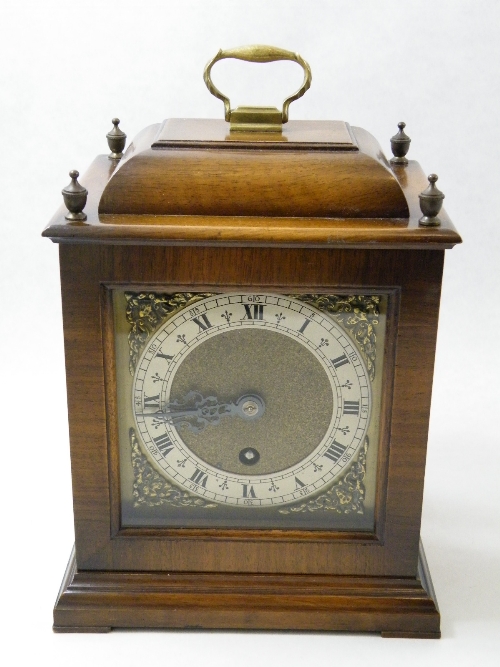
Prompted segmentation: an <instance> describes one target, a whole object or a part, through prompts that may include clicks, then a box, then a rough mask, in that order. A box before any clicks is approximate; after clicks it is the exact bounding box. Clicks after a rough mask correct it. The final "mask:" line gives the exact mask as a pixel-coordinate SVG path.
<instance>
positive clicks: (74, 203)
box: [62, 169, 88, 222]
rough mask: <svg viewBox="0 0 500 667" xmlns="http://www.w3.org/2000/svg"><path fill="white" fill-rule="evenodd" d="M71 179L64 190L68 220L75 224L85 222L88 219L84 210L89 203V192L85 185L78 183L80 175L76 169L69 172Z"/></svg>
mask: <svg viewBox="0 0 500 667" xmlns="http://www.w3.org/2000/svg"><path fill="white" fill-rule="evenodd" d="M69 175H70V177H71V182H70V183H69V185H67V186H66V187H65V188H64V189H63V190H62V196H63V199H64V203H65V204H66V208H67V209H68V213H67V214H66V216H65V217H66V220H71V221H73V222H83V221H84V220H86V219H87V216H86V214H85V213H83V209H84V208H85V204H86V203H87V195H88V191H87V189H86V188H84V187H83V185H80V183H79V182H78V176H80V173H79V172H78V171H77V170H76V169H72V170H71V171H70V172H69Z"/></svg>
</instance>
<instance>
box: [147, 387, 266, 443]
mask: <svg viewBox="0 0 500 667" xmlns="http://www.w3.org/2000/svg"><path fill="white" fill-rule="evenodd" d="M264 410H265V405H264V401H263V400H262V398H261V397H260V396H257V395H256V394H244V395H243V396H241V397H240V398H239V399H238V400H237V401H234V402H232V403H221V402H219V401H218V399H217V397H216V396H207V397H204V396H203V395H202V394H201V393H200V392H199V391H190V392H188V393H187V394H186V395H185V396H184V398H182V399H181V400H179V401H177V400H176V401H172V402H171V403H167V404H166V405H165V407H164V408H163V409H160V410H158V411H156V412H147V413H141V414H137V416H138V417H139V416H140V417H154V419H157V420H160V421H163V422H166V423H168V424H172V425H173V426H187V428H189V430H191V431H193V432H194V433H200V431H203V429H204V428H205V427H206V426H208V425H209V424H212V425H216V424H218V423H219V422H220V420H221V419H222V417H233V416H238V417H241V418H242V419H246V420H250V419H260V417H262V415H263V414H264Z"/></svg>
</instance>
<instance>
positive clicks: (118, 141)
mask: <svg viewBox="0 0 500 667" xmlns="http://www.w3.org/2000/svg"><path fill="white" fill-rule="evenodd" d="M111 122H112V123H113V129H112V130H110V131H109V132H108V133H107V135H106V139H107V140H108V146H109V148H110V150H111V153H110V154H109V155H108V157H109V159H110V160H119V159H120V158H122V157H123V149H124V148H125V141H126V140H127V135H126V134H125V132H122V131H121V130H120V128H119V127H118V125H119V124H120V119H119V118H113V119H112V121H111Z"/></svg>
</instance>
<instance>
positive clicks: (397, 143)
mask: <svg viewBox="0 0 500 667" xmlns="http://www.w3.org/2000/svg"><path fill="white" fill-rule="evenodd" d="M405 127H406V123H403V121H401V122H400V123H398V128H399V132H397V133H396V134H395V135H394V136H393V137H391V151H392V154H393V155H394V157H393V158H391V164H399V165H401V164H403V165H404V164H408V160H407V159H406V157H405V155H406V153H408V151H409V149H410V141H411V139H410V137H409V136H408V135H407V134H406V133H405Z"/></svg>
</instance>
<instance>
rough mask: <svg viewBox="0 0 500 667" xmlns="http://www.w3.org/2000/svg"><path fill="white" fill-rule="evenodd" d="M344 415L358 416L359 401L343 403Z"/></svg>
mask: <svg viewBox="0 0 500 667" xmlns="http://www.w3.org/2000/svg"><path fill="white" fill-rule="evenodd" d="M344 414H345V415H359V401H344Z"/></svg>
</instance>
